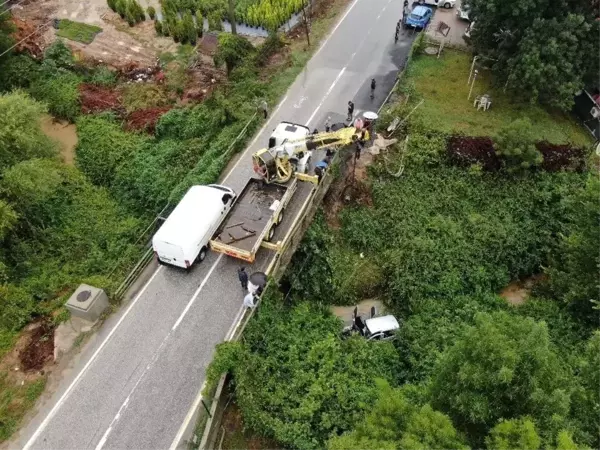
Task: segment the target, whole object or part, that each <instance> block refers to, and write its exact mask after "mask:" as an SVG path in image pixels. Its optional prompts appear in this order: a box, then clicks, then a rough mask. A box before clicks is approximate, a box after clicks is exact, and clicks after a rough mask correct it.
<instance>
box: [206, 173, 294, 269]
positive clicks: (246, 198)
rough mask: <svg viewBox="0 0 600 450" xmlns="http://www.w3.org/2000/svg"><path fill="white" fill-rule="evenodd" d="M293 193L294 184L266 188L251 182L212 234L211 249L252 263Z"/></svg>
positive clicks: (256, 182) (268, 185)
mask: <svg viewBox="0 0 600 450" xmlns="http://www.w3.org/2000/svg"><path fill="white" fill-rule="evenodd" d="M294 190H295V183H291V184H288V185H281V184H265V183H263V182H262V181H260V180H257V179H255V178H251V179H250V180H249V181H248V184H246V186H245V187H244V189H243V190H242V192H241V193H240V195H239V196H238V198H237V200H236V202H235V204H234V205H233V206H232V208H231V210H230V211H229V214H228V215H227V216H226V217H225V220H223V222H222V223H221V225H220V226H219V228H218V229H217V231H216V233H215V234H214V236H213V239H212V241H211V247H212V249H213V250H215V251H219V252H222V253H225V254H228V255H231V256H235V257H239V258H242V259H245V260H247V261H253V260H254V256H255V253H256V251H257V250H258V248H259V247H260V243H261V242H262V240H263V239H264V237H265V235H266V234H267V233H268V231H269V230H270V228H271V227H272V226H274V225H275V224H276V219H277V217H278V216H279V214H280V212H281V211H282V209H283V208H284V207H285V205H286V204H287V203H288V201H289V199H290V198H291V195H292V194H293V191H294Z"/></svg>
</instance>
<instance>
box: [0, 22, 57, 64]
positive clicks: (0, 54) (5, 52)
mask: <svg viewBox="0 0 600 450" xmlns="http://www.w3.org/2000/svg"><path fill="white" fill-rule="evenodd" d="M53 20H54V19H50V20H49V21H48V22H46V23H44V24H42V25H40V26H39V27H38V28H37V29H36V30H35V31H34V32H33V33H31V34H29V35H27V36H25V37H24V38H23V39H21V40H20V41H19V42H17V43H16V44H15V45H13V46H12V47H9V48H7V49H6V50H5V51H4V52H2V53H0V58H1V57H2V56H4V55H6V54H7V53H8V52H10V51H11V50H12V49H13V48H15V47H16V46H17V45H19V44H20V43H21V42H25V41H26V40H27V39H29V38H30V37H31V36H33V35H34V34H36V33H37V32H38V31H39V30H40V29H42V28H43V27H45V26H48V25H49V24H51V23H52V21H53Z"/></svg>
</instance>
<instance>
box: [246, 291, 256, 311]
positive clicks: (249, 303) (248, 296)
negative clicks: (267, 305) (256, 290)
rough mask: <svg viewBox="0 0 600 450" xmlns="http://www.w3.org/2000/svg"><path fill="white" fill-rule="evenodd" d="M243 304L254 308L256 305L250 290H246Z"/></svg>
mask: <svg viewBox="0 0 600 450" xmlns="http://www.w3.org/2000/svg"><path fill="white" fill-rule="evenodd" d="M244 306H245V307H246V308H254V307H255V306H256V304H255V303H254V294H253V293H252V292H248V293H247V294H246V296H245V297H244Z"/></svg>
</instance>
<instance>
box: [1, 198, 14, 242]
mask: <svg viewBox="0 0 600 450" xmlns="http://www.w3.org/2000/svg"><path fill="white" fill-rule="evenodd" d="M17 219H18V216H17V213H16V212H15V210H14V209H13V208H12V207H11V206H10V205H9V204H8V203H6V202H5V201H4V200H0V241H2V240H4V238H5V237H6V236H7V235H8V234H9V233H10V231H11V230H12V229H13V227H14V226H15V224H16V223H17Z"/></svg>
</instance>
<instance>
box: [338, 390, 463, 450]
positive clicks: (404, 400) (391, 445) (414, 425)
mask: <svg viewBox="0 0 600 450" xmlns="http://www.w3.org/2000/svg"><path fill="white" fill-rule="evenodd" d="M377 387H378V397H377V402H376V403H375V405H373V407H372V408H371V409H370V410H369V413H368V414H367V415H366V416H365V418H364V419H363V420H362V422H359V423H358V425H357V426H356V428H355V430H353V431H352V432H349V433H346V434H343V435H341V436H336V437H333V438H331V439H330V440H329V441H328V443H327V448H328V450H353V449H356V448H365V449H366V448H368V449H382V450H388V449H389V450H421V449H430V448H444V449H455V450H458V449H461V450H462V449H467V448H468V447H467V446H466V445H465V443H464V442H463V441H462V439H461V437H460V436H459V435H458V433H457V432H456V430H455V429H454V426H453V425H452V422H451V421H450V419H449V418H448V416H446V415H445V414H442V413H440V412H439V411H434V410H433V408H432V407H431V406H430V405H427V404H426V405H423V406H419V405H418V404H415V403H414V401H411V399H409V397H408V396H407V395H406V390H405V388H401V389H393V388H392V387H390V385H389V384H388V383H387V382H385V381H383V380H377Z"/></svg>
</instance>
